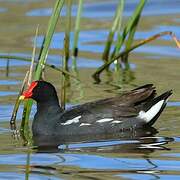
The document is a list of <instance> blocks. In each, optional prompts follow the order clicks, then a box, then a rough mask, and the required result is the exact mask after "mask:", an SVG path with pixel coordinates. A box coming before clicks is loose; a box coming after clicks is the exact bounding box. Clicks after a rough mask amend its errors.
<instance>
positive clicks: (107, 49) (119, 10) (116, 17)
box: [102, 0, 123, 62]
mask: <svg viewBox="0 0 180 180" xmlns="http://www.w3.org/2000/svg"><path fill="white" fill-rule="evenodd" d="M122 5H123V1H121V0H119V3H118V6H117V9H116V13H115V15H114V18H113V24H112V26H111V28H110V31H109V35H108V38H107V41H106V44H105V48H104V52H103V54H102V59H103V60H104V62H107V61H108V59H109V53H110V50H111V45H112V43H113V38H114V34H115V31H116V29H117V26H118V22H119V21H121V19H122V10H123V8H122V7H123V6H122Z"/></svg>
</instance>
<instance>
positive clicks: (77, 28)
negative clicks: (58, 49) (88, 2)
mask: <svg viewBox="0 0 180 180" xmlns="http://www.w3.org/2000/svg"><path fill="white" fill-rule="evenodd" d="M82 8H83V0H79V3H78V12H77V16H76V22H75V29H74V41H73V48H72V54H73V56H74V61H76V59H75V58H76V57H77V56H78V40H79V31H80V21H81V14H82Z"/></svg>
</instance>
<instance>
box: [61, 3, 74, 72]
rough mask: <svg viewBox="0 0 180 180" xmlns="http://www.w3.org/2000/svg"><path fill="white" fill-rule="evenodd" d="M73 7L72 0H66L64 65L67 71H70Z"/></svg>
mask: <svg viewBox="0 0 180 180" xmlns="http://www.w3.org/2000/svg"><path fill="white" fill-rule="evenodd" d="M71 7H72V0H66V30H65V39H64V62H63V66H64V69H65V70H66V71H68V60H69V50H70V33H71Z"/></svg>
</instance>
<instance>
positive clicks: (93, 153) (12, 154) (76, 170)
mask: <svg viewBox="0 0 180 180" xmlns="http://www.w3.org/2000/svg"><path fill="white" fill-rule="evenodd" d="M137 2H138V1H136V0H135V1H131V0H127V1H126V5H125V12H124V17H125V20H126V19H127V18H128V17H130V16H131V14H132V12H133V9H134V8H135V5H136V4H137ZM53 4H54V1H52V0H39V1H38V0H36V1H35V0H1V1H0V22H1V27H0V42H1V43H0V53H1V54H11V55H19V56H25V57H31V52H32V46H33V45H32V44H33V37H34V34H35V29H36V26H37V24H39V25H40V33H39V36H38V47H40V45H41V42H42V37H43V35H44V33H45V31H46V27H47V23H48V19H49V16H50V14H51V11H52V9H51V7H52V6H53ZM116 4H117V1H108V0H103V1H85V4H84V9H83V19H82V23H81V24H82V25H81V33H80V40H79V48H80V57H79V58H78V69H79V71H78V75H79V78H80V79H81V80H82V83H79V82H77V81H75V80H72V86H71V88H69V89H68V93H67V96H68V106H72V105H75V104H80V103H83V102H87V101H91V100H96V99H100V98H104V97H110V96H114V95H116V94H118V93H121V92H122V91H125V90H129V89H131V88H134V87H135V86H138V85H142V84H146V83H154V84H155V85H156V86H157V90H158V93H161V92H163V91H165V90H167V89H173V92H174V94H173V96H172V97H171V98H170V101H169V103H168V107H167V108H166V110H165V111H164V113H163V114H162V116H161V117H160V118H159V120H158V122H157V123H156V124H155V129H156V131H157V132H155V131H150V132H149V133H144V132H141V133H140V134H136V135H135V136H133V138H132V136H131V135H127V136H126V137H125V138H123V139H119V138H117V137H116V138H114V139H111V140H107V141H102V142H89V143H78V144H70V145H68V147H67V146H65V145H62V146H60V147H59V151H58V152H54V153H47V152H41V153H38V152H37V151H36V150H33V149H32V148H31V147H30V148H28V147H24V146H23V143H22V141H19V140H14V139H13V138H12V136H11V135H12V133H11V131H10V129H9V119H10V117H11V112H12V109H13V104H14V102H15V99H16V95H17V93H18V90H19V88H20V86H21V82H22V79H23V77H24V74H25V72H26V71H27V69H28V66H29V63H27V62H22V61H17V60H10V61H9V65H10V66H9V72H8V73H7V71H6V66H7V60H5V59H1V60H0V73H1V76H0V144H1V145H0V179H2V180H4V179H17V180H19V179H32V180H36V179H52V180H57V179H73V180H74V179H78V180H79V179H94V180H95V179H97V180H98V179H103V180H106V179H107V180H110V179H133V180H137V179H148V180H152V179H165V180H166V179H167V180H169V179H180V132H179V131H180V93H179V92H180V83H179V82H180V81H179V80H180V74H179V69H180V61H179V58H180V52H179V49H177V48H176V46H175V44H174V42H173V41H172V39H171V38H170V37H168V36H165V37H162V38H160V39H159V40H156V41H154V42H152V43H149V44H147V45H145V46H143V47H140V48H138V49H137V50H135V51H134V52H133V53H132V54H131V55H130V63H131V70H130V71H126V72H119V73H114V74H112V75H111V76H109V75H107V74H103V76H102V83H101V84H100V85H97V84H94V82H93V79H92V78H91V74H92V73H93V72H94V71H95V69H96V68H97V67H99V66H100V65H101V64H102V62H101V60H100V59H101V53H102V51H103V47H104V42H105V40H106V37H107V34H108V28H109V27H110V25H111V20H112V17H113V14H114V11H115V8H116ZM76 10H77V6H76V5H73V13H72V14H73V16H75V15H76ZM179 12H180V1H179V0H171V1H169V0H149V1H148V3H147V4H146V6H145V8H144V11H143V17H142V18H141V21H140V24H139V27H138V31H137V33H136V35H135V39H136V40H137V41H138V40H141V39H144V38H147V37H149V36H151V35H153V34H155V33H159V32H161V31H173V32H174V33H176V35H177V36H178V37H179V38H180V31H179V26H180V13H179ZM62 15H65V10H63V11H62ZM64 24H65V21H64V19H62V20H61V23H59V24H58V27H57V30H56V33H55V35H54V38H53V42H52V44H51V50H50V55H49V57H48V62H49V63H51V64H55V65H57V66H60V65H61V61H62V57H61V55H59V54H60V53H59V52H60V48H62V47H63V38H64V33H63V31H64ZM72 40H73V39H72ZM45 75H46V79H47V80H49V81H51V82H52V83H53V84H55V85H56V88H57V89H58V90H59V89H60V82H59V77H60V74H59V73H58V72H54V71H52V70H50V69H47V71H46V74H45ZM58 92H59V91H58ZM59 95H60V93H59ZM34 112H35V107H33V113H34ZM33 113H32V116H33ZM18 119H19V121H18V122H20V119H21V112H19V115H18Z"/></svg>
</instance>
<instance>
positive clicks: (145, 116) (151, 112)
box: [138, 100, 164, 123]
mask: <svg viewBox="0 0 180 180" xmlns="http://www.w3.org/2000/svg"><path fill="white" fill-rule="evenodd" d="M163 103H164V100H161V101H159V102H158V103H156V104H155V105H154V106H152V107H151V108H150V109H149V110H148V111H147V112H145V111H140V112H139V115H138V118H140V119H144V120H145V122H147V123H148V122H149V121H151V120H152V119H153V118H154V117H155V116H156V114H157V113H158V112H159V111H160V109H161V107H162V105H163Z"/></svg>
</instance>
